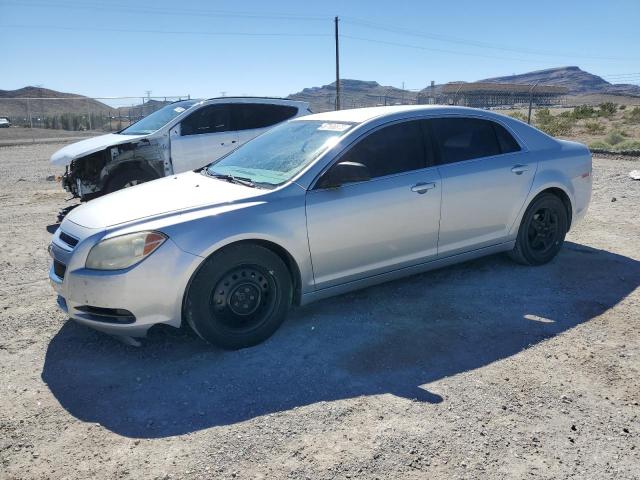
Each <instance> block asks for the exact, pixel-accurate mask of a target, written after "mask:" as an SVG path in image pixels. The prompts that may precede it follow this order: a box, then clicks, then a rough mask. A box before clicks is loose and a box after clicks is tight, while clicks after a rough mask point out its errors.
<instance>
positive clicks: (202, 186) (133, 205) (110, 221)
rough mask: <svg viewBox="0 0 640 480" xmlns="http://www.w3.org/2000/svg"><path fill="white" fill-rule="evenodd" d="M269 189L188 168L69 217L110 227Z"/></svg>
mask: <svg viewBox="0 0 640 480" xmlns="http://www.w3.org/2000/svg"><path fill="white" fill-rule="evenodd" d="M264 193H265V190H261V189H258V188H251V187H246V186H244V185H238V184H234V183H229V182H227V181H224V180H217V179H214V178H211V177H205V176H204V175H202V174H201V173H195V172H186V173H183V174H180V175H176V176H171V177H164V178H161V179H159V180H154V181H152V182H147V183H143V184H141V185H137V186H135V187H130V188H125V189H123V190H119V191H117V192H114V193H110V194H109V195H105V196H104V197H100V198H96V199H95V200H91V201H90V202H88V203H85V204H83V205H81V206H79V207H77V208H74V209H73V210H72V211H71V212H70V213H69V215H67V217H66V218H65V220H69V221H71V222H73V223H75V224H77V225H81V226H83V227H87V228H107V227H112V226H114V225H119V224H123V223H127V222H132V221H135V220H140V219H144V218H152V217H155V216H158V215H162V214H166V213H171V212H178V211H181V210H185V209H188V208H194V207H200V206H215V205H224V204H228V203H232V202H237V201H238V200H245V199H249V198H252V197H257V196H260V195H262V194H264Z"/></svg>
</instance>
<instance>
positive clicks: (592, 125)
mask: <svg viewBox="0 0 640 480" xmlns="http://www.w3.org/2000/svg"><path fill="white" fill-rule="evenodd" d="M584 129H585V130H586V131H587V133H590V134H592V135H595V134H598V133H604V125H602V124H601V123H600V122H597V121H588V122H585V124H584Z"/></svg>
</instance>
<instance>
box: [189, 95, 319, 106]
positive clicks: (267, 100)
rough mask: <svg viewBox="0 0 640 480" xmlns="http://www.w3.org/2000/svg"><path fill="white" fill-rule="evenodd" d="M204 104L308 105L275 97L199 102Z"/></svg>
mask: <svg viewBox="0 0 640 480" xmlns="http://www.w3.org/2000/svg"><path fill="white" fill-rule="evenodd" d="M200 101H202V102H205V103H266V104H270V105H289V106H292V107H298V108H308V107H309V103H308V102H303V101H300V100H289V99H288V98H276V97H213V98H207V99H202V100H200Z"/></svg>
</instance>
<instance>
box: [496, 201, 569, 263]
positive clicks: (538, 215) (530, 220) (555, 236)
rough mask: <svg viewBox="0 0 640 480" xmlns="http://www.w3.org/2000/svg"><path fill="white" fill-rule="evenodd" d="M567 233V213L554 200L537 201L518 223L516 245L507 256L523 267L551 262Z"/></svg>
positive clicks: (561, 205)
mask: <svg viewBox="0 0 640 480" xmlns="http://www.w3.org/2000/svg"><path fill="white" fill-rule="evenodd" d="M567 230H568V219H567V210H566V208H565V206H564V203H562V200H560V199H559V198H558V197H557V196H555V195H553V194H552V193H543V194H541V195H539V196H538V197H536V198H535V199H534V200H533V202H531V205H529V208H527V211H526V212H525V214H524V216H523V217H522V222H521V223H520V229H519V230H518V236H517V238H516V245H515V247H514V249H513V250H512V251H511V252H509V256H510V257H511V258H512V259H513V260H515V261H516V262H518V263H521V264H523V265H543V264H545V263H548V262H550V261H551V260H552V259H553V258H554V257H555V256H556V255H557V254H558V252H559V251H560V249H561V248H562V244H563V243H564V237H565V235H566V234H567Z"/></svg>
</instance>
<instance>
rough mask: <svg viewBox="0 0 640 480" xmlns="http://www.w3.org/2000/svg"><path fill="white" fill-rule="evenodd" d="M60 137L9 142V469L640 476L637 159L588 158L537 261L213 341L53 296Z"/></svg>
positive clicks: (161, 474) (427, 282) (0, 366)
mask: <svg viewBox="0 0 640 480" xmlns="http://www.w3.org/2000/svg"><path fill="white" fill-rule="evenodd" d="M60 146H61V144H57V145H28V146H19V147H3V148H0V204H1V206H2V208H0V267H1V268H2V271H3V279H2V283H1V284H0V380H1V381H0V388H1V393H0V478H2V479H18V478H20V479H46V478H51V479H67V478H81V479H85V478H86V479H89V478H91V479H95V478H110V479H111V478H123V479H124V478H126V479H141V478H150V479H178V478H189V479H190V478H269V479H271V478H301V479H304V478H310V479H316V478H321V479H325V478H326V479H333V478H336V479H343V478H379V479H387V478H392V479H395V478H403V479H404V478H409V479H410V478H421V479H426V478H428V479H455V478H483V479H504V478H514V479H516V478H517V479H522V478H546V479H557V478H563V479H564V478H575V479H584V478H590V479H613V478H615V479H638V478H640V405H639V402H640V326H639V321H640V290H639V289H638V286H639V285H640V182H638V181H633V180H631V179H630V178H629V176H628V172H629V171H630V170H632V169H639V168H640V161H638V160H635V161H633V160H620V159H595V160H594V182H595V183H594V193H593V201H592V205H591V208H590V211H589V214H588V216H587V218H586V219H585V220H584V221H583V222H582V223H580V224H579V225H577V226H576V227H575V228H574V229H573V230H572V231H571V232H570V234H569V236H568V239H567V243H566V245H565V248H564V250H563V251H562V253H561V254H560V255H559V256H558V258H557V259H556V260H554V261H553V262H552V263H551V264H549V265H546V266H543V267H539V268H526V267H522V266H518V265H515V264H513V263H511V262H510V261H509V260H508V259H507V258H505V257H504V256H502V255H498V256H492V257H488V258H484V259H481V260H477V261H473V262H469V263H465V264H462V265H458V266H454V267H450V268H445V269H441V270H438V271H435V272H430V273H427V274H423V275H418V276H414V277H411V278H407V279H404V280H401V281H396V282H392V283H387V284H384V285H380V286H377V287H374V288H369V289H366V290H363V291H359V292H356V293H353V294H349V295H345V296H341V297H338V298H335V299H331V300H326V301H322V302H318V303H316V304H313V305H310V306H307V307H304V308H298V309H296V310H294V311H293V312H292V315H291V317H290V319H289V320H288V321H287V322H285V324H284V325H283V327H282V328H281V330H280V331H278V332H277V333H276V335H275V336H274V337H273V338H272V339H270V340H269V341H267V342H266V343H264V344H262V345H260V346H258V347H255V348H251V349H246V350H241V351H237V352H225V351H220V350H217V349H215V348H212V347H210V346H208V345H206V344H204V343H203V342H201V341H200V340H198V339H197V338H195V337H194V336H193V335H191V334H189V332H188V331H180V330H177V331H176V330H171V329H161V330H156V331H152V332H151V335H150V336H149V338H148V339H147V340H145V341H144V343H143V346H142V347H141V348H133V347H129V346H126V345H123V344H121V343H119V342H118V341H116V340H114V339H112V338H110V337H108V336H105V335H102V334H99V333H96V332H94V331H92V330H89V329H87V328H85V327H82V326H79V325H76V324H75V323H73V322H70V321H67V319H66V318H65V316H64V315H63V314H62V313H60V312H59V311H58V310H57V309H56V307H55V298H54V295H53V293H52V291H51V289H50V287H49V284H48V280H47V271H48V264H49V258H48V255H47V250H46V247H47V244H48V243H49V240H50V234H49V233H48V232H47V230H46V227H47V225H49V224H51V223H53V221H54V219H55V214H56V212H57V210H58V209H59V208H60V207H61V206H63V205H65V198H66V197H67V195H66V193H65V192H63V191H62V190H61V189H60V185H59V184H58V183H56V182H55V181H48V180H47V177H49V176H52V175H55V174H59V173H61V172H60V170H58V169H55V168H52V167H50V166H49V164H48V162H47V160H48V157H49V155H50V154H51V153H53V151H55V150H56V149H57V148H59V147H60ZM152 280H153V279H150V281H152Z"/></svg>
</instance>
